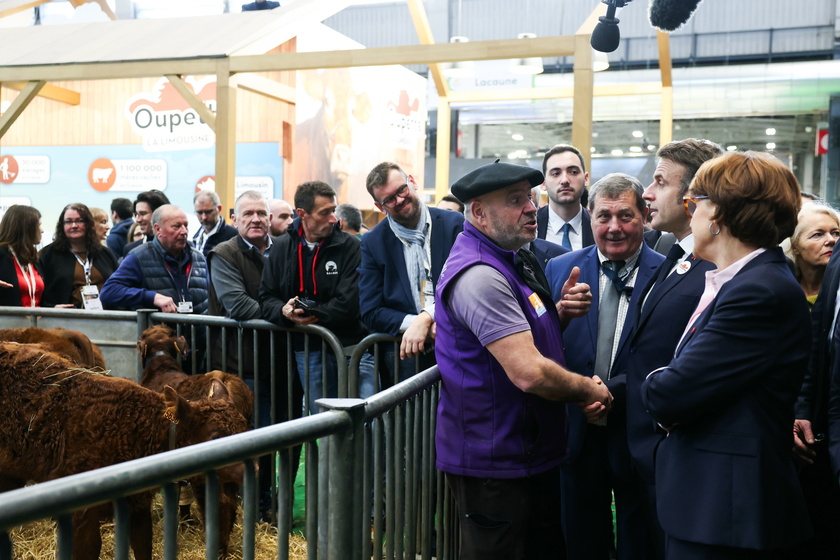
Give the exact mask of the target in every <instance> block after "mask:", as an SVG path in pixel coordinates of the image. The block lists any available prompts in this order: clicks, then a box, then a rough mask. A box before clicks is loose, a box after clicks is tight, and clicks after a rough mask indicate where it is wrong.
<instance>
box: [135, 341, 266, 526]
mask: <svg viewBox="0 0 840 560" xmlns="http://www.w3.org/2000/svg"><path fill="white" fill-rule="evenodd" d="M187 350H188V346H187V340H186V339H185V338H184V337H183V336H177V335H176V334H175V331H173V330H172V329H171V328H170V327H168V326H167V325H154V326H152V327H149V328H148V329H146V330H145V331H143V334H142V335H140V340H138V341H137V352H138V353H139V354H140V359H141V360H143V377H142V379H141V380H140V384H141V385H142V386H143V387H146V388H147V389H151V390H152V391H158V392H160V391H163V390H164V388H165V387H167V386H169V387H172V388H173V389H175V390H176V391H178V394H179V395H181V396H182V397H184V398H185V399H187V400H190V401H200V400H205V399H218V398H230V400H231V402H232V403H233V406H234V407H235V408H236V409H237V410H238V411H239V412H240V414H242V416H243V417H244V418H245V421H246V422H247V423H248V426H251V419H252V416H253V411H254V393H253V392H252V391H251V388H250V387H248V385H246V384H245V382H244V381H242V380H241V379H240V378H239V377H237V376H235V375H231V374H229V373H224V372H222V371H218V370H214V371H211V372H209V373H205V374H203V375H187V374H186V373H184V372H183V371H182V370H181V368H180V367H179V366H178V355H179V354H180V355H181V356H186V355H187ZM191 482H192V483H193V484H192V486H193V487H194V488H196V481H191ZM183 489H184V487H182V493H181V500H180V504H181V516H182V517H183V518H187V517H189V510H190V504H191V503H192V496H190V495H189V494H188V493H185V492H183ZM186 489H189V488H188V487H187V488H186ZM238 493H239V485H238V484H227V485H225V486H224V487H223V488H222V492H221V493H220V498H221V503H220V504H219V540H220V541H221V542H222V543H227V541H228V539H229V537H230V533H231V531H233V525H234V523H235V522H236V508H237V503H238V502H237V499H236V497H237V494H238ZM193 494H194V496H195V498H197V500H198V505H199V508H200V510H201V512H202V514H203V513H204V492H203V491H197V492H194V493H193Z"/></svg>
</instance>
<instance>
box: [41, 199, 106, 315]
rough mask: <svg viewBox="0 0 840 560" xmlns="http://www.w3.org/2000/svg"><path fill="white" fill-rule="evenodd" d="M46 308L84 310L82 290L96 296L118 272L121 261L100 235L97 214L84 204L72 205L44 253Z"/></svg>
mask: <svg viewBox="0 0 840 560" xmlns="http://www.w3.org/2000/svg"><path fill="white" fill-rule="evenodd" d="M39 262H40V263H41V268H42V269H43V271H44V276H45V282H46V285H45V287H44V299H43V305H44V306H45V307H46V306H49V307H52V306H55V307H78V308H81V307H84V306H85V305H84V304H83V301H84V300H85V297H84V296H83V294H82V291H83V290H84V291H85V292H90V293H93V291H94V290H93V288H94V287H95V288H96V289H95V293H96V294H97V296H96V299H98V294H99V290H100V289H101V288H102V284H104V283H105V280H107V279H108V277H109V276H111V274H113V273H114V271H115V270H116V269H117V266H118V264H117V258H116V257H115V256H114V254H113V253H112V252H111V251H110V249H108V248H107V247H103V246H102V244H101V243H100V242H99V237H98V236H97V235H96V225H95V223H94V220H93V215H92V214H91V212H90V210H89V209H88V207H87V206H85V205H84V204H81V203H78V202H76V203H73V204H68V205H67V206H65V207H64V209H63V210H62V211H61V215H60V216H59V217H58V223H57V224H56V227H55V241H54V242H53V243H51V244H50V245H47V246H46V247H44V248H43V249H42V250H41V254H40V258H39Z"/></svg>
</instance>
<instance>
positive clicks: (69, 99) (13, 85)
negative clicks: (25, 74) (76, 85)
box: [3, 82, 82, 105]
mask: <svg viewBox="0 0 840 560" xmlns="http://www.w3.org/2000/svg"><path fill="white" fill-rule="evenodd" d="M26 85H27V83H26V82H3V87H7V88H9V89H14V90H17V91H22V90H23V89H24V88H25V87H26ZM38 97H44V98H46V99H51V100H53V101H58V102H60V103H66V104H67V105H79V104H80V103H81V102H82V95H81V94H80V93H79V92H78V91H73V90H72V89H67V88H63V87H61V86H56V85H53V84H46V85H44V87H43V88H41V91H40V93H38Z"/></svg>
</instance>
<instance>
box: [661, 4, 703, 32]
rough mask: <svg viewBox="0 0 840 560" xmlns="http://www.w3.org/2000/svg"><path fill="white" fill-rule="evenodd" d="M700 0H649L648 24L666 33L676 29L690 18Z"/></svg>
mask: <svg viewBox="0 0 840 560" xmlns="http://www.w3.org/2000/svg"><path fill="white" fill-rule="evenodd" d="M701 1H702V0H650V8H649V9H648V16H649V17H650V24H651V25H652V26H653V27H655V28H657V29H659V30H660V31H664V32H666V33H670V32H671V31H676V30H677V29H679V28H680V27H682V26H683V25H685V23H686V22H687V21H688V20H689V19H691V14H693V13H694V10H696V9H697V6H698V5H699V4H700V2H701Z"/></svg>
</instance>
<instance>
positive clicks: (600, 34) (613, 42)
mask: <svg viewBox="0 0 840 560" xmlns="http://www.w3.org/2000/svg"><path fill="white" fill-rule="evenodd" d="M601 1H602V2H603V3H604V4H606V5H607V15H606V16H601V17H599V18H598V25H596V26H595V29H593V30H592V36H591V37H590V38H589V44H590V45H592V48H593V49H595V50H596V51H601V52H605V53H606V52H613V51H614V50H615V49H617V48H618V43H619V41H620V39H621V32H620V31H619V30H618V22H619V19H618V18H617V17H615V10H616V8H623V7H624V6H625V4H628V3H630V2H631V1H632V0H601Z"/></svg>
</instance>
